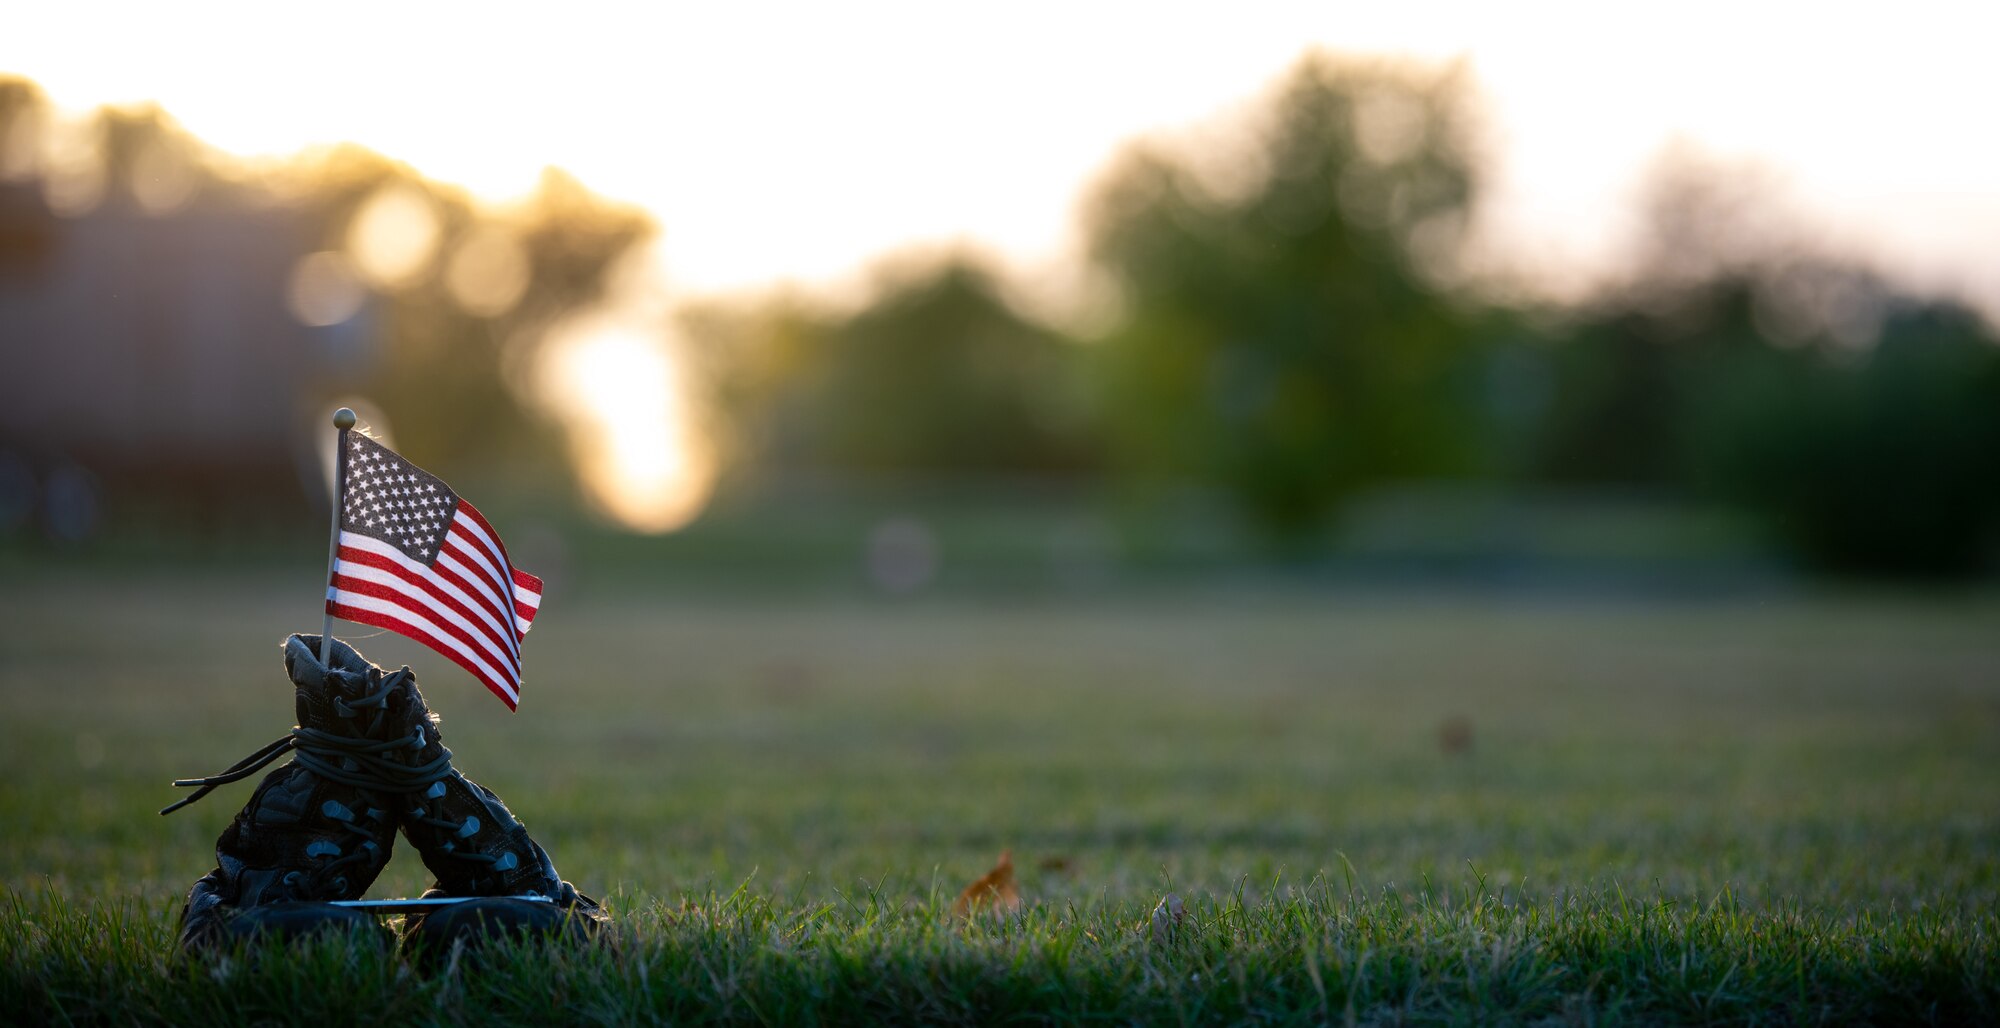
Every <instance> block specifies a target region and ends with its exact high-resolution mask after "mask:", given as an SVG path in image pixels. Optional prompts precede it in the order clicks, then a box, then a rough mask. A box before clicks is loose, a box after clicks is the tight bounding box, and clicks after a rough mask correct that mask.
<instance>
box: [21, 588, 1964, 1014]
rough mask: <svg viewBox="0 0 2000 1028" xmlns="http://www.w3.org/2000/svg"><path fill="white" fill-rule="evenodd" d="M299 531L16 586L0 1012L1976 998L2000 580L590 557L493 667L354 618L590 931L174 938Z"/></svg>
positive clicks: (271, 647)
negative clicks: (1587, 593) (1070, 580)
mask: <svg viewBox="0 0 2000 1028" xmlns="http://www.w3.org/2000/svg"><path fill="white" fill-rule="evenodd" d="M295 577H296V576H290V577H286V578H280V577H278V576H273V575H262V574H253V573H249V572H241V573H236V572H214V573H210V574H205V575H203V576H201V577H200V578H198V579H197V583H198V584H196V585H194V586H193V587H191V588H187V589H182V588H179V587H176V586H175V585H174V584H173V583H172V582H171V581H170V578H169V576H168V575H167V574H165V573H164V572H162V573H152V574H147V575H143V576H136V577H112V576H108V575H97V576H95V577H80V576H78V575H74V574H56V573H53V572H50V571H46V570H43V571H33V570H30V571H28V572H24V573H22V574H19V575H15V576H12V577H10V579H9V580H7V581H5V582H3V583H0V889H4V895H0V1019H4V1020H10V1021H22V1022H62V1021H76V1022H95V1021H117V1022H128V1021H154V1020H164V1021H173V1022H195V1021H202V1022H214V1023H234V1022H252V1021H274V1022H308V1021H312V1022H318V1023H328V1022H333V1023H347V1022H352V1021H356V1020H362V1019H370V1020H383V1021H385V1022H386V1021H387V1020H388V1019H391V1018H394V1019H406V1020H412V1021H416V1022H420V1023H421V1022H448V1023H467V1024H474V1023H477V1024H491V1023H494V1022H526V1021H539V1020H544V1019H548V1018H555V1019H560V1020H585V1021H609V1022H629V1021H649V1020H656V1019H664V1020H673V1021H701V1022H706V1021H725V1022H743V1023H760V1022H761V1023H801V1022H810V1021H823V1022H870V1021H883V1020H887V1021H900V1022H910V1021H921V1022H980V1023H992V1022H998V1021H1009V1020H1026V1021H1040V1020H1062V1021H1085V1020H1091V1021H1115V1022H1152V1023H1177V1022H1181V1021H1195V1022H1265V1021H1269V1022H1278V1023H1316V1022H1319V1021H1327V1020H1331V1021H1341V1020H1358V1021H1363V1022H1371V1021H1372V1022H1382V1021H1415V1022H1466V1021H1484V1022H1492V1021H1513V1020H1520V1021H1541V1020H1556V1021H1578V1022H1588V1021H1627V1022H1745V1021H1757V1022H1775V1023H1797V1022H1823V1021H1831V1022H1853V1021H1870V1022H1877V1023H1884V1022H1924V1021H1936V1022H1941V1023H1964V1022H1968V1021H1986V1022H1989V1023H1990V1022H1992V1021H1994V1020H1995V1019H1996V1018H2000V959H1996V957H2000V946H1996V938H2000V602H1996V601H1995V600H1994V599H1993V598H1992V597H1971V598H1967V597H1959V598H1929V599H1927V598H1907V597H1831V598H1803V597H1786V596H1766V597H1761V598H1757V599H1744V600H1734V601H1712V602H1692V601H1677V602H1667V601H1638V600H1631V599H1591V598H1585V597H1571V598H1562V599H1556V598H1546V597H1541V598H1531V599H1518V598H1516V599H1498V598H1493V597H1483V598H1482V597H1462V596H1461V597H1450V596H1423V595H1415V594H1410V593H1401V594H1395V595H1382V596H1378V595H1374V594H1371V593H1366V592H1360V591H1346V592H1304V591H1290V590H1284V589H1278V588H1257V589H1249V588H1246V589H1240V590H1229V591H1213V592H1190V591H1168V592H1159V593H1149V594H1145V595H1105V596H1083V597H1078V596H1047V597H1040V596H1035V595H1025V594H1023V595H1012V596H1007V597H984V598H982V597H978V596H970V595H967V596H956V597H947V598H942V599H935V600H926V601H906V602H893V601H889V600H883V599H875V598H867V597H859V596H846V595H838V596H836V595H826V596H790V597H779V596H771V597H765V598H754V597H749V596H732V597H730V598H728V599H725V600H721V601H717V602H713V603H710V602H703V601H701V600H698V599H696V598H693V597H690V596H686V595H679V596H675V597H672V598H665V599H662V598H658V597H651V596H647V595H642V594H638V593H635V592H627V593H624V594H620V595H604V594H590V593H587V592H586V591H583V590H572V591H571V592H570V593H568V594H557V595H552V596H551V598H550V601H549V606H548V608H547V610H546V613H545V614H544V616H543V618H542V620H541V621H540V622H539V623H538V626H537V629H536V631H535V632H534V634H533V635H532V636H531V637H530V639H529V642H528V648H527V659H528V684H527V688H526V692H525V699H524V702H523V704H522V707H521V710H520V712H519V713H518V714H512V715H510V714H509V713H508V712H507V711H506V710H505V708H504V707H503V706H502V705H501V704H499V703H498V702H497V701H495V700H493V699H492V698H491V697H490V696H488V695H487V694H486V693H485V692H484V690H483V689H481V688H480V687H479V686H478V685H477V683H475V682H474V681H473V680H472V679H471V678H470V677H469V676H467V675H465V674H463V673H462V672H460V671H458V669H456V668H455V667H452V666H451V665H449V664H447V663H446V662H444V661H443V660H442V659H440V658H437V657H435V656H433V655H431V654H430V653H429V652H428V651H426V650H423V649H421V648H420V647H417V646H416V645H415V644H412V643H408V642H405V641H404V640H401V639H398V638H394V637H388V636H379V635H375V633H374V632H373V630H368V629H361V628H359V627H358V626H346V628H345V629H343V630H342V634H343V635H344V636H346V637H349V638H351V639H353V640H354V641H355V642H356V643H357V645H358V646H359V647H360V648H361V649H362V651H363V652H364V653H366V654H368V655H369V656H370V657H372V658H373V659H375V660H376V661H377V662H379V663H383V664H387V665H391V666H395V665H400V664H403V663H409V664H411V665H413V666H414V667H415V668H416V669H417V670H418V674H419V681H420V682H421V683H422V684H423V686H424V691H425V694H426V696H427V697H428V698H429V700H430V703H431V706H432V707H433V709H436V710H439V711H440V712H441V713H442V714H443V716H444V718H445V731H446V741H447V743H448V744H449V745H450V746H451V747H452V749H453V750H454V752H455V753H456V754H457V764H458V766H459V767H460V769H461V770H463V771H464V772H465V773H466V774H468V775H469V776H471V777H472V778H474V779H476V780H478V781H480V782H482V783H484V784H486V785H488V786H491V787H492V788H494V789H495V790H496V791H498V792H499V793H500V794H501V795H502V796H503V797H504V798H505V799H506V800H507V802H508V803H509V805H511V806H512V807H513V808H514V810H515V812H516V813H517V814H519V815H520V816H521V817H522V819H523V820H525V821H526V822H527V823H528V825H529V826H530V828H531V829H532V830H533V832H534V833H535V835H536V837H537V838H538V839H539V840H540V841H541V842H542V843H543V844H544V845H545V846H546V847H547V848H548V849H549V850H550V852H551V853H552V855H553V856H554V857H555V859H556V862H557V865H558V867H559V868H560V869H561V870H562V871H563V873H564V875H565V877H567V878H569V879H571V880H572V881H574V882H576V883H577V885H578V886H579V887H580V888H582V889H583V890H584V891H586V892H588V893H591V894H593V895H596V896H598V897H600V898H601V899H604V900H605V901H606V902H607V903H608V904H609V905H610V906H611V907H612V908H613V910H614V912H615V913H616V915H617V917H618V928H617V930H616V931H615V932H614V933H613V934H612V936H611V940H610V941H611V944H610V945H608V946H606V947H603V948H601V949H596V950H590V951H585V952H556V953H549V952H538V951H512V950H503V951H496V952H494V953H490V954H487V955H486V956H485V958H484V959H483V960H478V961H474V960H467V961H463V962H460V963H457V964H454V965H452V966H451V967H450V968H448V969H446V970H444V971H441V972H431V971H418V970H413V969H411V968H410V967H408V966H406V965H404V964H403V963H402V962H400V961H399V960H398V959H397V958H396V957H394V956H393V955H385V954H381V953H375V952H371V951H367V950H364V949H357V948H356V947H352V946H344V945H341V944H339V943H333V944H328V945H323V946H315V947H310V948H308V949H306V950H303V951H297V952H288V953H285V954H283V955H281V956H277V957H273V956H271V955H269V954H259V955H254V956H253V955H248V954H246V955H243V956H242V957H241V958H239V959H232V960H227V961H223V962H221V963H219V964H206V965H203V964H192V963H188V962H183V961H177V960H174V959H171V957H170V949H171V940H172V935H173V930H174V923H175V918H176V916H177V913H178V908H179V902H180V899H181V897H182V896H183V895H184V894H185V891H186V889H187V887H188V885H189V883H190V882H192V880H193V879H194V878H195V877H197V876H199V875H200V874H202V873H203V872H204V871H206V870H207V869H208V868H209V867H210V866H211V864H212V846H213V840H214V837H215V834H216V833H217V832H218V831H219V830H220V829H221V827H222V826H223V825H224V824H225V823H226V822H227V821H228V819H229V818H230V817H231V816H232V815H233V814H234V813H235V810H236V809H237V807H238V806H240V805H241V804H242V802H243V801H244V800H245V799H246V798H247V797H248V795H249V793H250V791H251V783H242V784H239V785H237V786H233V787H228V788H225V789H223V790H221V791H219V792H218V793H217V794H215V795H213V796H211V797H209V798H208V799H206V800H204V801H203V802H201V803H199V804H197V805H195V806H194V807H192V808H189V809H187V810H184V811H182V812H180V813H178V814H175V815H174V816H172V817H169V818H162V817H159V816H157V815H156V814H155V813H154V811H155V810H157V809H158V808H159V807H160V806H163V805H164V804H166V803H168V802H170V801H171V800H173V799H175V798H177V796H176V791H175V790H173V789H171V788H170V787H169V786H168V782H169V780H170V779H173V778H176V777H185V776H194V775H200V774H206V773H210V772H214V771H217V770H220V769H222V768H224V767H226V766H228V765H229V764H230V763H232V762H233V761H235V760H236V759H237V758H238V757H240V756H242V755H243V754H245V753H247V752H249V751H250V750H251V749H253V748H254V747H256V746H257V745H259V744H261V743H264V742H267V741H269V740H271V739H273V738H276V737H278V736H279V735H281V734H283V733H284V732H285V730H286V729H287V728H288V727H289V726H290V724H291V721H292V714H291V706H290V688H289V685H288V684H287V683H286V681H285V679H284V675H283V670H282V667H281V664H280V661H279V650H278V644H279V642H280V640H281V639H282V637H283V635H284V634H285V633H286V632H287V631H294V630H305V631H317V630H318V625H319V618H318V615H317V612H316V609H315V608H316V604H315V601H314V597H313V589H312V587H311V584H310V581H309V580H308V581H305V582H304V583H303V584H302V583H301V582H300V581H294V580H291V578H295ZM307 578H308V579H309V578H310V576H307ZM1449 719H1463V721H1464V722H1465V723H1466V724H1469V726H1470V729H1471V731H1470V747H1469V749H1465V750H1464V751H1462V752H1447V750H1448V749H1450V747H1447V746H1445V745H1443V744H1442V742H1441V738H1440V733H1441V727H1442V726H1443V725H1444V724H1445V723H1446V722H1447V721H1448V720H1449ZM1003 849H1011V850H1012V852H1013V855H1014V859H1015V862H1016V864H1017V865H1018V867H1019V869H1020V878H1021V889H1022V893H1023V895H1024V897H1025V899H1026V906H1025V908H1024V910H1023V911H1022V912H1021V913H1020V914H1019V915H1018V916H1015V917H1011V918H991V917H981V918H978V919H976V920H974V921H972V922H970V923H966V922H962V921H960V920H957V919H955V918H953V917H952V916H951V914H950V912H949V907H950V904H951V900H952V899H953V898H954V897H955V896H956V894H957V893H958V891H959V889H960V888H962V887H963V886H964V885H965V884H966V883H968V882H970V881H971V880H972V879H974V878H976V877H977V876H978V875H980V874H981V873H982V872H984V871H985V870H986V869H987V868H988V867H990V866H991V865H992V863H993V860H994V858H995V857H996V855H997V854H998V853H999V852H1000V851H1001V850H1003ZM425 884H426V879H425V878H424V876H423V874H422V866H421V864H420V863H419V861H418V860H417V858H416V855H415V853H414V852H413V851H411V850H410V849H409V848H408V847H407V845H404V846H402V847H401V848H400V849H399V850H398V856H397V858H396V860H395V861H394V862H392V863H391V864H390V866H389V870H388V872H387V874H386V875H385V876H384V878H383V879H382V880H381V881H380V882H378V884H377V885H376V887H375V888H374V890H373V891H372V893H371V895H375V896H388V895H413V894H415V893H416V892H418V891H420V890H421V889H422V888H423V887H424V886H425ZM1170 891H1171V892H1174V893H1177V894H1178V895H1180V896H1183V897H1185V898H1186V900H1187V902H1188V917H1187V920H1186V921H1185V922H1183V923H1182V924H1181V925H1180V926H1179V927H1178V928H1177V929H1176V930H1175V931H1174V932H1172V933H1171V934H1170V936H1169V937H1166V938H1159V939H1156V938H1155V937H1154V935H1153V933H1152V931H1151V929H1150V927H1147V925H1148V923H1149V915H1150V912H1151V910H1152V908H1153V906H1154V905H1155V904H1156V903H1157V902H1158V901H1159V900H1160V898H1161V897H1162V896H1163V895H1164V894H1166V893H1168V892H1170Z"/></svg>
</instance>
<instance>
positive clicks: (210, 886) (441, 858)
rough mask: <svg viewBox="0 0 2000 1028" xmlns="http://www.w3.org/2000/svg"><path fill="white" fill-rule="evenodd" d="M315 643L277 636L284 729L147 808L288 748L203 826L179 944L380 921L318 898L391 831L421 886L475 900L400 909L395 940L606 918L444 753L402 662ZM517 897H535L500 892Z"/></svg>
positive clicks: (353, 890)
mask: <svg viewBox="0 0 2000 1028" xmlns="http://www.w3.org/2000/svg"><path fill="white" fill-rule="evenodd" d="M319 647H320V639H319V637H318V636H314V635H294V636H292V637H291V638H290V639H288V640H286V642H285V671H286V673H287V674H288V675H290V677H291V679H292V684H293V685H294V686H295V687H296V690H297V691H296V699H297V705H298V726H297V727H295V728H293V729H292V732H291V734H290V735H288V736H286V737H285V738H283V739H279V740H278V741H276V742H273V743H271V744H270V745H268V746H265V747H264V748H262V749H260V750H258V751H257V752H256V753H253V754H251V755H250V756H248V757H246V758H244V759H243V760H242V761H241V762H239V763H238V764H237V765H236V766H235V767H232V768H230V769H229V770H228V771H225V772H223V773H221V774H219V775H215V776H213V777H210V778H202V779H193V780H188V781H182V782H176V783H174V784H175V785H180V786H199V787H200V788H199V790H198V791H197V792H195V793H194V794H193V795H192V796H189V797H188V798H186V799H184V800H182V801H181V802H179V803H176V804H174V805H173V806H171V807H168V808H167V809H166V810H162V811H161V813H162V814H166V813H171V812H172V811H174V810H177V809H179V808H181V807H183V806H186V805H187V804H189V803H192V802H194V801H195V800H198V799H200V798H201V797H203V796H205V795H207V794H208V793H209V792H210V791H211V790H213V789H214V788H215V787H217V786H219V785H224V784H227V783H229V782H235V781H240V780H242V779H244V778H247V777H249V776H250V775H253V774H255V773H256V772H257V771H258V770H259V769H261V768H263V767H264V766H265V765H266V764H269V763H271V762H272V761H274V760H276V759H277V758H278V757H280V756H283V755H284V754H285V753H286V752H288V751H289V752H291V753H292V760H291V762H289V763H287V764H285V765H284V766H283V767H280V768H278V769H277V770H275V771H272V772H271V773H270V774H268V775H265V776H264V781H263V782H262V784H260V785H258V786H257V791H256V792H255V793H253V794H252V795H251V797H250V802H249V803H247V804H245V805H244V807H243V810H242V812H241V813H238V814H237V815H236V819H235V820H234V821H232V822H231V823H230V825H229V827H227V828H225V829H223V832H222V835H221V837H220V838H218V839H216V841H215V860H216V868H215V870H213V871H210V872H209V873H208V874H206V875H203V876H202V877H201V879H200V880H199V881H196V882H195V883H194V888H193V889H192V890H190V891H189V893H188V900H187V905H186V907H184V908H183V909H182V911H181V932H180V947H181V949H182V950H184V951H201V950H207V949H210V948H214V947H216V946H220V945H227V944H228V943H230V942H231V941H232V940H235V939H240V938H247V937H250V936H252V935H259V934H263V935H277V936H293V935H302V934H306V933H308V932H314V931H319V930H322V929H325V928H328V927H341V926H353V927H356V928H362V929H365V930H373V931H380V929H379V926H377V924H376V922H375V919H374V918H373V917H371V916H369V915H367V914H366V913H364V912H362V911H360V910H356V909H353V908H349V907H338V906H333V905H332V903H331V901H334V900H354V899H360V898H361V896H362V894H363V893H365V892H367V891H368V887H369V885H371V884H373V883H374V881H375V878H376V876H377V875H379V874H381V872H382V868H383V866H384V865H386V864H387V863H388V862H389V851H390V848H391V847H393V846H394V845H395V840H396V832H397V830H398V829H401V830H402V833H403V835H404V837H405V838H407V839H408V840H409V841H410V843H411V845H413V846H415V847H416V848H417V852H418V853H419V854H420V855H421V856H422V857H423V861H424V866H425V867H427V868H429V869H430V872H431V874H432V875H434V876H436V879H437V883H436V885H435V886H434V887H433V888H432V889H431V890H430V891H428V892H426V893H425V894H424V896H425V898H464V897H481V898H480V899H475V900H471V901H470V902H467V903H464V904H455V905H448V906H440V907H438V908H436V909H437V911H438V912H435V913H430V914H422V913H419V914H412V915H410V917H409V918H408V919H406V921H405V932H406V936H408V937H410V938H413V939H417V940H420V941H421V940H432V941H438V942H445V941H448V940H450V939H453V938H457V937H465V936H474V937H476V936H477V935H479V934H480V933H482V932H491V931H495V930H511V931H521V930H528V931H535V930H539V931H563V932H567V933H570V934H572V935H581V934H586V933H588V932H589V931H590V930H593V929H594V928H596V927H597V926H598V925H600V924H601V923H603V922H604V921H605V920H606V918H605V915H604V913H603V911H602V910H601V909H600V908H599V907H598V905H597V903H596V901H594V900H592V899H591V898H590V897H588V896H584V895H583V894H581V893H579V892H577V891H576V889H575V888H574V887H572V886H571V885H570V883H568V882H566V881H563V880H562V878H561V876H559V875H558V874H556V869H555V865H554V864H553V863H551V862H550V860H549V855H548V854H547V853H546V852H545V851H543V849H542V847H541V846H539V845H537V844H536V843H535V841H534V840H533V839H532V838H529V836H528V830H527V828H526V827H524V826H523V825H522V824H521V822H520V821H518V820H516V819H515V817H514V815H513V814H512V813H511V812H510V811H508V809H507V807H506V805H505V804H503V803H501V802H500V798H499V797H498V796H495V795H494V794H493V792H492V791H491V790H489V789H486V788H485V787H483V786H481V785H479V784H477V783H475V782H473V781H472V780H471V779H468V778H466V777H465V776H464V775H462V774H460V773H459V772H458V770H457V769H456V768H454V767H452V766H451V751H450V750H447V749H445V748H444V742H443V740H442V739H441V738H440V737H439V734H438V728H437V717H436V716H435V715H433V714H432V713H431V712H430V709H429V708H428V707H426V706H425V705H424V698H423V695H422V694H421V693H419V692H418V691H417V683H416V677H415V676H414V675H412V674H411V673H410V669H409V668H407V667H406V668H403V669H402V670H400V671H396V672H393V673H384V672H383V670H382V669H381V668H379V667H376V666H375V665H374V664H371V663H369V662H368V660H367V659H366V658H364V657H362V656H361V654H359V653H357V652H356V651H355V650H354V648H353V647H351V646H349V645H347V644H346V643H344V642H341V641H340V640H338V639H336V640H333V641H332V644H331V647H330V649H329V659H328V661H327V663H326V664H321V663H320V660H319ZM522 896H534V897H540V899H536V900H524V899H519V898H510V897H522Z"/></svg>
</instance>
